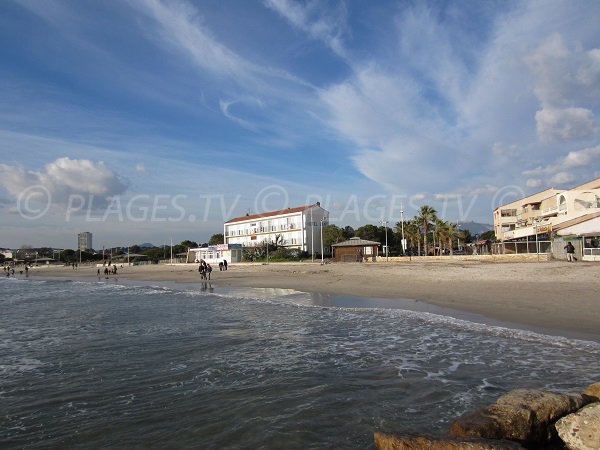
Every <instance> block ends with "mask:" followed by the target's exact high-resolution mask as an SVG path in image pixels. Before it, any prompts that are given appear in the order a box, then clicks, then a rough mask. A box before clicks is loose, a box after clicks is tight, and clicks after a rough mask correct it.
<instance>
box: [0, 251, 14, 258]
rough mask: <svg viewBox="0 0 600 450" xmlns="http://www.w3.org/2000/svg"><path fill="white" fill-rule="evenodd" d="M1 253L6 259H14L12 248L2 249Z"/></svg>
mask: <svg viewBox="0 0 600 450" xmlns="http://www.w3.org/2000/svg"><path fill="white" fill-rule="evenodd" d="M0 255H2V256H4V258H5V259H12V257H13V252H12V250H9V249H1V250H0Z"/></svg>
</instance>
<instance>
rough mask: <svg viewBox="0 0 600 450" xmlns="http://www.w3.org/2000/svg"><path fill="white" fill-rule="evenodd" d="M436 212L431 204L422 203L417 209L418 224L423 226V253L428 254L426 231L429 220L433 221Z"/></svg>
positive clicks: (429, 223)
mask: <svg viewBox="0 0 600 450" xmlns="http://www.w3.org/2000/svg"><path fill="white" fill-rule="evenodd" d="M436 214H437V211H436V210H435V209H433V208H432V207H431V206H428V205H423V206H421V208H420V209H419V215H418V216H417V218H418V220H419V222H420V225H421V226H422V227H423V249H424V250H425V255H428V254H429V248H428V245H427V233H428V230H429V226H430V225H431V222H433V221H434V220H435V218H436Z"/></svg>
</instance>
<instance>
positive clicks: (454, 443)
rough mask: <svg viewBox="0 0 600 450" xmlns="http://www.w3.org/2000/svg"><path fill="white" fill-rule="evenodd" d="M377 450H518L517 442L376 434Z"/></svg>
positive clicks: (519, 447)
mask: <svg viewBox="0 0 600 450" xmlns="http://www.w3.org/2000/svg"><path fill="white" fill-rule="evenodd" d="M374 439H375V448H376V449H377V450H518V449H523V447H521V446H520V445H519V444H517V443H516V442H510V441H493V440H489V439H481V438H479V439H477V438H456V437H446V438H434V437H428V436H417V435H410V434H403V435H396V434H387V433H380V432H376V433H375V436H374Z"/></svg>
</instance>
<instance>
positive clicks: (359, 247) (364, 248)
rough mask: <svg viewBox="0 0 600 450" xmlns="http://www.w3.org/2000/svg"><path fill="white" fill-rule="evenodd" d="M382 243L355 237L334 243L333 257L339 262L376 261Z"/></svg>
mask: <svg viewBox="0 0 600 450" xmlns="http://www.w3.org/2000/svg"><path fill="white" fill-rule="evenodd" d="M380 245H381V243H379V242H375V241H368V240H366V239H361V238H359V237H353V238H350V239H348V240H347V241H344V242H340V243H338V244H333V245H332V246H331V248H332V251H333V255H332V257H333V259H334V260H335V261H337V262H362V261H368V260H369V259H371V260H372V261H375V259H376V258H377V255H378V254H379V246H380Z"/></svg>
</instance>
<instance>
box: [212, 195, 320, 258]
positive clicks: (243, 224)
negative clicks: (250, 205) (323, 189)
mask: <svg viewBox="0 0 600 450" xmlns="http://www.w3.org/2000/svg"><path fill="white" fill-rule="evenodd" d="M327 225H329V212H328V211H327V210H325V209H323V208H321V204H320V203H319V202H317V203H315V204H314V205H305V206H298V207H296V208H287V209H281V210H278V211H270V212H265V213H262V214H252V215H245V216H241V217H236V218H234V219H231V220H228V221H227V222H225V225H224V232H223V234H224V236H225V243H226V244H241V245H242V246H243V247H253V246H257V245H264V244H265V243H267V242H270V243H277V244H278V245H280V246H284V247H287V248H295V249H298V250H301V251H305V252H308V253H309V254H317V253H319V254H320V253H321V227H324V226H327Z"/></svg>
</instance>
